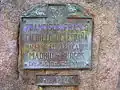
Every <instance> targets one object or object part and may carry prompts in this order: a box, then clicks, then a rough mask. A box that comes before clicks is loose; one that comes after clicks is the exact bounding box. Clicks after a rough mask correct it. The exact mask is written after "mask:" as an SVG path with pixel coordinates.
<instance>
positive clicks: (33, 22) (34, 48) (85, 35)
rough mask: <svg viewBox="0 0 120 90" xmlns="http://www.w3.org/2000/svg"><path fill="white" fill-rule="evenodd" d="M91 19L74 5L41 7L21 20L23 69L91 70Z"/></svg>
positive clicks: (47, 5)
mask: <svg viewBox="0 0 120 90" xmlns="http://www.w3.org/2000/svg"><path fill="white" fill-rule="evenodd" d="M92 29H93V21H92V16H91V15H90V14H89V13H87V11H86V10H85V9H84V8H83V7H81V6H79V5H77V4H43V5H37V6H36V7H34V8H32V9H31V10H29V11H28V12H27V13H25V14H24V15H23V16H22V20H21V31H20V37H21V42H20V43H21V46H22V49H21V52H22V60H23V62H24V64H23V67H24V68H25V69H83V68H91V46H92V45H91V42H92Z"/></svg>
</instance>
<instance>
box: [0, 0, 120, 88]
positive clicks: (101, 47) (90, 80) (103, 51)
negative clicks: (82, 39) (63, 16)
mask: <svg viewBox="0 0 120 90" xmlns="http://www.w3.org/2000/svg"><path fill="white" fill-rule="evenodd" d="M41 1H42V0H1V2H0V90H37V87H36V86H35V85H34V84H35V82H34V79H35V75H39V74H58V75H63V74H64V75H68V74H71V75H74V74H78V75H80V78H81V83H80V85H79V87H78V88H77V89H75V90H78V89H79V90H120V87H119V85H118V83H120V80H119V72H120V32H119V31H118V29H119V27H117V26H118V24H119V23H117V20H116V19H117V17H118V16H119V15H120V12H119V11H120V5H119V3H120V2H119V0H63V1H62V2H63V3H64V2H65V3H79V4H80V5H82V6H83V7H85V8H86V9H88V11H89V12H90V13H92V14H93V15H94V32H93V57H92V60H93V65H92V70H82V71H81V70H64V71H63V70H54V71H52V70H46V71H45V70H42V71H29V70H28V71H22V70H19V67H18V66H19V65H18V64H19V62H20V61H18V40H17V39H18V33H19V32H18V31H19V20H20V16H21V15H22V13H23V12H25V11H27V10H28V9H29V8H30V7H32V6H33V5H35V4H38V3H40V2H41ZM45 2H46V3H53V2H58V1H57V0H46V1H45ZM40 90H41V89H40ZM45 90H64V89H63V88H62V87H61V88H59V87H57V88H56V89H55V88H52V87H51V88H45ZM65 90H73V88H70V87H69V88H67V89H65Z"/></svg>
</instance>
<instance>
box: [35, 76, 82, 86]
mask: <svg viewBox="0 0 120 90" xmlns="http://www.w3.org/2000/svg"><path fill="white" fill-rule="evenodd" d="M79 81H80V80H79V77H78V76H77V75H58V76H57V75H56V76H55V75H42V76H37V77H36V84H37V85H38V86H77V85H79V83H80V82H79Z"/></svg>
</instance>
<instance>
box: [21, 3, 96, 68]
mask: <svg viewBox="0 0 120 90" xmlns="http://www.w3.org/2000/svg"><path fill="white" fill-rule="evenodd" d="M69 4H71V5H72V4H75V3H69ZM45 5H47V6H66V4H45ZM75 5H77V4H75ZM38 6H40V5H38ZM38 6H36V7H33V8H32V9H30V10H29V11H28V12H27V13H25V14H23V15H22V17H21V21H20V33H19V36H20V46H19V47H20V49H19V50H20V52H21V53H20V54H21V61H22V67H23V68H24V69H32V70H34V69H62V70H63V69H73V70H77V69H78V70H79V69H92V60H90V62H89V67H79V68H64V67H63V68H25V67H24V59H23V57H24V56H23V52H22V45H23V43H22V33H21V31H22V30H23V29H22V28H23V20H24V19H32V18H33V19H36V18H47V17H48V16H47V15H45V16H40V15H38V16H36V15H34V14H31V13H35V12H34V11H33V10H34V9H35V8H38ZM80 7H81V6H80ZM81 8H82V7H81ZM81 10H83V11H85V10H86V9H84V8H82V9H81ZM83 11H82V12H80V13H83ZM30 12H31V13H30ZM86 13H87V15H86V16H85V15H83V16H81V17H78V16H79V15H78V16H74V15H73V16H67V17H66V18H67V19H90V20H91V22H92V26H91V28H92V31H91V34H92V35H93V29H94V22H93V21H94V20H93V16H92V15H91V14H89V13H88V12H87V11H86ZM47 14H48V13H47ZM92 35H91V57H90V58H91V59H92V40H93V36H92Z"/></svg>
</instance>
